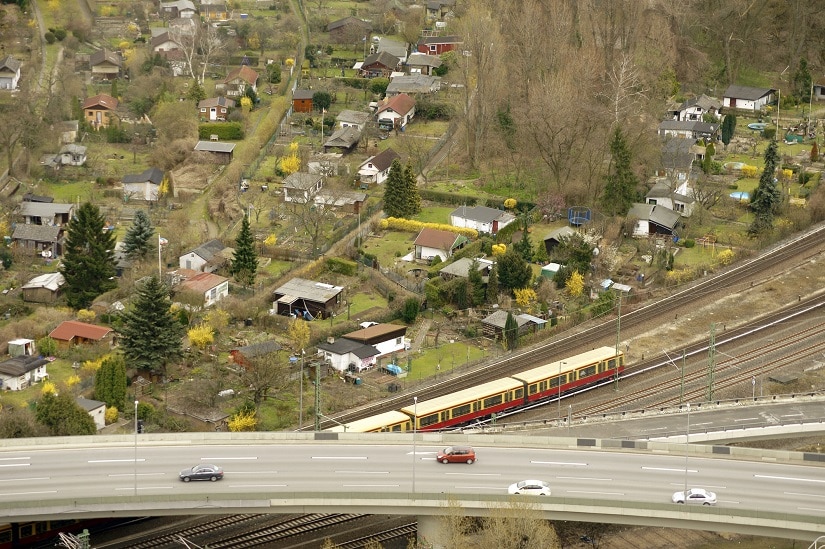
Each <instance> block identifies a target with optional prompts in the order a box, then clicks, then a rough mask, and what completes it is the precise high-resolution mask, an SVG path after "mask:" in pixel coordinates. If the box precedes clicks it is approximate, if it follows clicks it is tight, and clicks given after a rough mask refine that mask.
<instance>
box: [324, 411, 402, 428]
mask: <svg viewBox="0 0 825 549" xmlns="http://www.w3.org/2000/svg"><path fill="white" fill-rule="evenodd" d="M404 421H412V420H411V419H410V416H408V415H407V414H403V413H401V412H398V411H395V410H393V411H392V412H384V413H383V414H378V415H375V416H370V417H365V418H364V419H357V420H355V421H351V422H349V423H345V424H344V425H336V426H334V427H331V428H329V429H327V431H332V432H335V433H369V432H370V431H374V430H376V429H380V428H382V427H386V426H388V425H394V424H396V423H401V422H404ZM344 427H346V429H344Z"/></svg>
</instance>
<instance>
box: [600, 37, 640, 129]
mask: <svg viewBox="0 0 825 549" xmlns="http://www.w3.org/2000/svg"><path fill="white" fill-rule="evenodd" d="M607 78H608V82H609V85H608V88H607V91H606V92H605V93H603V94H602V95H603V96H604V97H605V98H606V99H607V102H608V108H609V110H610V115H611V116H612V118H613V122H614V124H621V123H622V122H624V121H625V120H626V119H627V118H628V117H630V115H636V117H637V116H638V115H639V114H640V111H641V107H640V104H641V102H642V101H644V100H646V99H647V96H646V95H645V94H646V92H647V89H646V88H645V87H644V85H643V84H642V81H641V77H640V75H639V69H638V68H637V67H636V65H635V64H634V62H633V59H632V58H631V57H630V56H629V55H627V54H626V53H623V54H622V56H621V58H620V59H618V60H617V61H616V62H615V64H614V66H613V67H612V68H611V69H610V71H609V72H608V74H607ZM634 118H635V117H634Z"/></svg>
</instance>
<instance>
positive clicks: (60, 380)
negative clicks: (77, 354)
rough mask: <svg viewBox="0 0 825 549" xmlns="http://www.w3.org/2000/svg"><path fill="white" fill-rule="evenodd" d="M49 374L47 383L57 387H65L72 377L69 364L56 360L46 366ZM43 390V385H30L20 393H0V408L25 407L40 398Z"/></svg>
mask: <svg viewBox="0 0 825 549" xmlns="http://www.w3.org/2000/svg"><path fill="white" fill-rule="evenodd" d="M46 372H47V373H48V374H49V381H51V382H52V383H54V384H55V385H56V386H57V387H65V386H66V382H67V381H68V380H69V378H70V377H71V376H72V375H74V370H72V364H71V362H69V361H67V360H64V359H61V358H58V359H55V361H54V362H50V363H49V364H48V365H47V366H46ZM42 390H43V383H42V382H41V383H37V384H35V385H31V386H29V387H28V388H26V389H23V390H22V391H3V392H2V393H0V406H6V405H8V406H13V407H17V408H21V407H26V406H28V405H29V404H31V403H33V402H34V401H35V400H37V399H38V398H40V392H41V391H42Z"/></svg>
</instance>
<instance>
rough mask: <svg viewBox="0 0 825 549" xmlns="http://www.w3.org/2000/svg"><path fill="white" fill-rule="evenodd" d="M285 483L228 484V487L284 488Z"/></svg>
mask: <svg viewBox="0 0 825 549" xmlns="http://www.w3.org/2000/svg"><path fill="white" fill-rule="evenodd" d="M287 486H288V485H287V484H230V485H229V487H230V488H286V487H287Z"/></svg>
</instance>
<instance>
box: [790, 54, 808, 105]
mask: <svg viewBox="0 0 825 549" xmlns="http://www.w3.org/2000/svg"><path fill="white" fill-rule="evenodd" d="M812 82H813V80H812V78H811V71H810V70H809V69H808V60H807V59H806V58H804V57H802V58H800V59H799V65H798V66H797V67H796V71H795V72H794V74H793V77H792V79H791V83H792V84H793V98H794V99H796V102H797V103H807V102H808V101H809V100H810V98H811V83H812Z"/></svg>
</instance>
